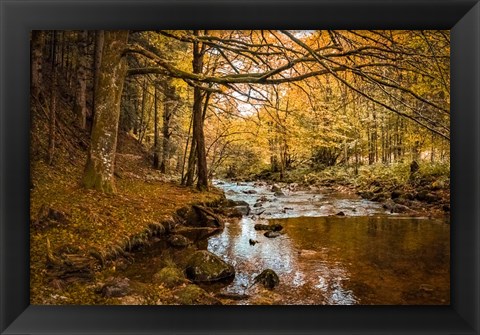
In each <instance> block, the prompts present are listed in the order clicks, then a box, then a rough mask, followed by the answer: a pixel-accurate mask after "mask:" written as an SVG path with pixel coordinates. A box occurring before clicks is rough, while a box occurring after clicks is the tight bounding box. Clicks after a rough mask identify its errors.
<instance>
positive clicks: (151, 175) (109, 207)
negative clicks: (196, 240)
mask: <svg viewBox="0 0 480 335" xmlns="http://www.w3.org/2000/svg"><path fill="white" fill-rule="evenodd" d="M125 136H127V135H125ZM135 146H136V145H135V142H134V139H129V138H128V137H124V138H122V139H121V140H120V143H119V153H118V154H117V159H116V164H117V166H116V171H117V173H116V181H115V182H116V186H117V192H116V193H115V194H113V195H105V194H101V193H99V192H96V191H92V190H86V189H84V188H83V187H82V186H81V185H80V180H81V176H82V173H83V165H84V162H85V159H86V157H85V155H84V153H83V152H82V151H80V150H76V151H75V152H74V155H68V153H67V152H59V153H58V156H57V160H59V161H60V160H61V161H62V163H61V164H56V165H55V166H53V167H52V166H48V165H47V164H45V163H43V162H42V161H35V162H34V163H33V164H32V167H31V171H32V182H33V188H32V189H31V198H30V217H31V224H30V227H31V229H30V276H31V277H30V278H31V282H30V297H31V303H32V304H109V303H113V304H115V303H121V301H116V300H115V299H113V300H112V299H110V298H109V297H105V295H103V296H102V294H98V293H97V292H96V291H95V290H96V289H98V285H99V283H105V282H108V278H110V277H112V276H113V277H115V273H116V272H117V270H118V269H117V267H118V264H120V263H122V262H123V263H125V262H127V261H128V260H129V259H132V257H133V254H132V253H133V252H134V251H135V250H138V249H141V248H142V246H143V245H146V244H149V243H152V241H153V240H154V237H155V235H156V234H159V233H161V232H162V231H163V230H165V229H167V230H168V229H169V228H172V227H171V226H173V225H175V221H174V215H175V213H176V212H177V211H178V210H179V209H181V208H182V207H189V206H191V205H192V204H212V203H216V202H218V201H220V200H221V199H223V193H222V192H220V191H218V190H216V189H212V190H211V191H210V192H199V191H196V190H194V189H192V188H187V187H180V186H178V184H177V183H176V182H175V180H174V179H173V180H170V179H168V178H167V177H165V175H163V174H161V173H159V172H158V171H156V170H153V169H151V168H150V163H149V162H148V160H147V157H146V156H145V155H144V154H143V153H142V152H139V151H138V148H136V147H135ZM119 259H121V260H120V263H118V262H117V261H118V260H119Z"/></svg>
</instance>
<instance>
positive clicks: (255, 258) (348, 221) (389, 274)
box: [208, 217, 450, 305]
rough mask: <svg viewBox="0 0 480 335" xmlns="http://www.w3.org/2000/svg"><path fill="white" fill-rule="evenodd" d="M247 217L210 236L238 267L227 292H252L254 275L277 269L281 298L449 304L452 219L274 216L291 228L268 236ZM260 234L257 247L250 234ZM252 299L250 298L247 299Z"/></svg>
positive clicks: (289, 300)
mask: <svg viewBox="0 0 480 335" xmlns="http://www.w3.org/2000/svg"><path fill="white" fill-rule="evenodd" d="M256 222H257V221H256V220H255V219H252V218H248V217H247V218H243V219H242V220H240V221H239V222H231V223H230V224H228V225H227V226H226V228H225V231H224V232H223V233H222V234H220V235H218V236H214V237H211V238H210V239H209V241H208V249H209V250H210V251H212V252H214V253H215V254H217V255H219V256H221V257H222V258H224V259H225V260H226V261H228V262H230V263H232V264H234V265H235V268H236V270H237V276H236V278H235V280H234V282H233V283H231V284H230V285H229V286H228V287H226V288H223V289H222V291H224V292H230V293H232V292H233V293H239V294H243V293H245V292H246V293H249V290H251V289H250V288H249V285H251V284H252V283H253V278H254V276H255V275H257V274H259V273H260V272H261V271H262V270H264V269H266V268H270V269H273V270H274V271H275V272H277V273H278V275H279V277H280V279H281V284H280V285H279V287H277V288H276V289H275V291H274V292H275V293H277V294H279V295H280V296H281V301H280V302H279V303H282V304H327V305H343V304H345V305H350V304H448V303H449V291H450V282H449V277H450V271H449V262H450V248H449V225H447V224H445V221H444V220H426V219H418V218H401V217H342V218H338V217H300V218H286V219H271V220H270V223H279V224H281V225H283V226H284V230H285V232H286V233H285V234H284V235H282V236H280V237H277V238H275V239H268V238H266V237H264V236H263V234H262V232H258V231H255V230H254V229H253V226H254V224H255V223H256ZM250 238H251V239H255V240H258V241H259V243H258V244H256V245H254V246H252V245H250V244H249V239H250ZM246 303H248V301H247V302H246Z"/></svg>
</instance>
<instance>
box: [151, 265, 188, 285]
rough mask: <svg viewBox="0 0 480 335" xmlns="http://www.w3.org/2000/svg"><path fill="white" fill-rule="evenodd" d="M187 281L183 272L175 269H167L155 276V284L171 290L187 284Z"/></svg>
mask: <svg viewBox="0 0 480 335" xmlns="http://www.w3.org/2000/svg"><path fill="white" fill-rule="evenodd" d="M185 281H186V280H185V277H184V275H183V273H182V271H180V270H179V269H177V268H174V267H165V268H163V269H161V270H160V271H158V272H157V273H156V274H155V275H154V276H153V282H154V283H155V284H161V285H163V286H165V287H169V288H172V287H175V286H178V285H181V284H183V283H185Z"/></svg>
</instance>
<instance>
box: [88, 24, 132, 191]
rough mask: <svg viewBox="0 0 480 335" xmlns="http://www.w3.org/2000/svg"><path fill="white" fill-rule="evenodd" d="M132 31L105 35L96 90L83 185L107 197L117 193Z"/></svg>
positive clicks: (109, 32)
mask: <svg viewBox="0 0 480 335" xmlns="http://www.w3.org/2000/svg"><path fill="white" fill-rule="evenodd" d="M127 39H128V31H105V32H104V43H105V47H104V48H103V52H102V60H101V63H100V67H99V71H98V83H97V87H96V90H95V111H94V112H95V113H94V119H93V127H92V135H91V143H90V149H89V151H88V158H87V164H86V167H85V173H84V176H83V184H84V186H85V187H87V188H93V189H96V190H99V191H102V192H105V193H113V192H115V184H114V178H113V173H114V164H115V152H116V147H117V135H118V123H119V118H120V101H121V96H122V90H123V84H124V81H125V75H126V73H127V63H126V60H125V58H124V56H123V54H124V50H125V47H126V45H127Z"/></svg>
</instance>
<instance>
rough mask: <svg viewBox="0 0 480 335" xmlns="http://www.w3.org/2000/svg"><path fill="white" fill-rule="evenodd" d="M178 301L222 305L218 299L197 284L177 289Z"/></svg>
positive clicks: (188, 303) (190, 303)
mask: <svg viewBox="0 0 480 335" xmlns="http://www.w3.org/2000/svg"><path fill="white" fill-rule="evenodd" d="M175 296H176V297H177V301H178V303H180V304H181V305H221V303H220V301H219V300H218V299H215V298H214V297H212V296H210V295H209V294H208V293H207V292H206V291H205V290H204V289H202V288H200V287H198V286H197V285H187V286H184V287H181V288H179V289H178V290H176V291H175Z"/></svg>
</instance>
